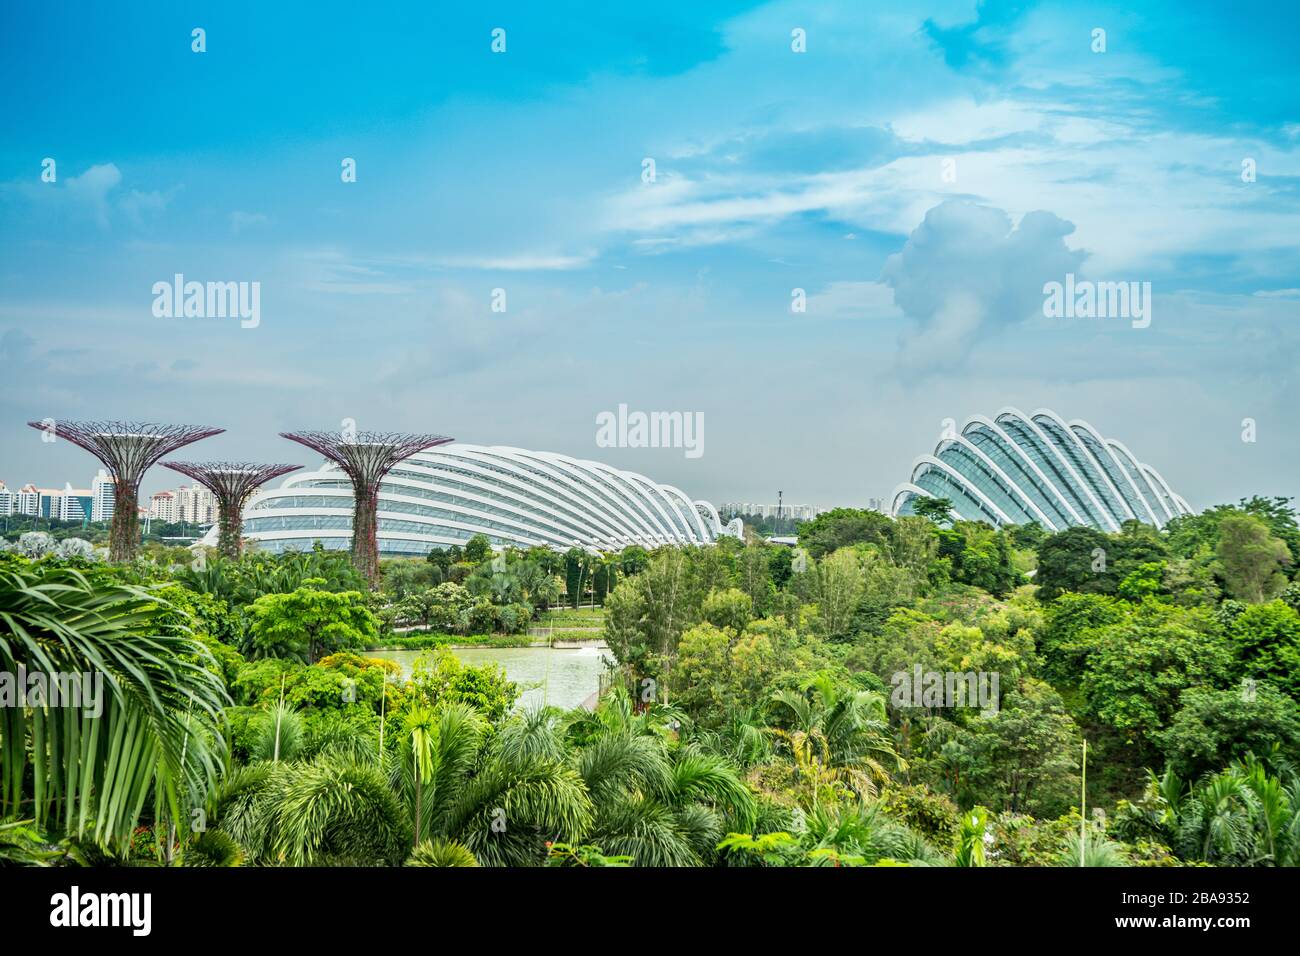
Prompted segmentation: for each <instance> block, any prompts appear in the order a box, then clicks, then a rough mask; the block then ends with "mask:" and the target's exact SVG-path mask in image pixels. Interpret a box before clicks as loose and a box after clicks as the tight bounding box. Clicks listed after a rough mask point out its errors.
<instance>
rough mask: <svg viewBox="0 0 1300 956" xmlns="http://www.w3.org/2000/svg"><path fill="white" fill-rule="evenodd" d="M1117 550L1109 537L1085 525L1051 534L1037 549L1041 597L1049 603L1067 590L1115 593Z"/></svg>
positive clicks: (1037, 581)
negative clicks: (1113, 568) (1114, 563)
mask: <svg viewBox="0 0 1300 956" xmlns="http://www.w3.org/2000/svg"><path fill="white" fill-rule="evenodd" d="M1114 550H1115V549H1114V548H1113V547H1112V546H1111V542H1110V538H1108V537H1107V536H1106V535H1104V534H1102V533H1101V532H1100V531H1097V530H1095V529H1093V528H1089V527H1087V526H1086V525H1076V526H1074V527H1072V528H1067V529H1065V530H1064V531H1058V532H1057V533H1056V534H1053V535H1050V536H1049V537H1048V538H1047V539H1046V540H1045V541H1043V543H1042V544H1041V545H1040V546H1039V548H1038V572H1037V574H1036V575H1035V577H1034V583H1035V584H1037V585H1038V587H1039V592H1038V596H1039V598H1040V599H1041V600H1044V601H1050V600H1052V599H1053V598H1055V597H1057V596H1058V595H1059V594H1062V593H1063V592H1065V591H1074V592H1076V593H1078V594H1114V593H1115V586H1116V581H1115V577H1114V573H1113V570H1112V567H1111V566H1112V564H1113V562H1114V560H1115V555H1114V554H1111V553H1110V552H1112V551H1114Z"/></svg>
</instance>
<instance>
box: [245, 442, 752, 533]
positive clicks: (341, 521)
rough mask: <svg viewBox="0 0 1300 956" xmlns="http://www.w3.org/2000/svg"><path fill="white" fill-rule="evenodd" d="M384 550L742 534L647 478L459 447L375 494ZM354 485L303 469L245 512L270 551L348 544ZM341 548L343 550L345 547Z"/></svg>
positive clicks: (595, 465) (423, 455)
mask: <svg viewBox="0 0 1300 956" xmlns="http://www.w3.org/2000/svg"><path fill="white" fill-rule="evenodd" d="M378 521H379V527H378V541H379V551H380V553H381V554H394V555H397V554H400V555H412V554H424V553H427V552H428V551H430V550H431V549H433V548H445V547H447V546H448V545H452V544H460V545H463V544H464V543H465V542H466V541H468V540H469V539H470V538H472V537H473V536H474V535H476V534H483V535H486V536H487V537H488V539H489V540H490V541H491V542H492V544H493V545H495V546H497V547H503V546H508V545H515V546H518V547H524V548H526V547H531V546H534V545H544V546H546V547H550V548H554V549H556V550H561V551H563V550H567V549H569V548H572V547H580V548H584V549H587V550H594V551H620V550H622V549H623V548H625V547H627V546H628V545H630V544H638V545H641V546H642V547H646V548H654V547H658V546H659V545H662V544H708V543H710V542H713V541H715V540H717V538H718V536H719V535H723V534H731V533H734V529H730V528H727V527H725V526H723V525H722V523H721V522H720V521H719V519H718V513H717V511H716V509H714V507H713V506H712V505H711V504H709V503H708V502H705V501H692V500H691V499H690V498H689V497H687V496H686V494H685V493H684V492H682V491H681V490H680V489H678V488H674V487H673V486H671V485H661V484H658V483H657V482H654V481H651V480H650V479H649V478H646V477H645V476H644V475H639V474H637V473H635V472H631V471H623V470H620V469H616V468H611V467H609V466H608V465H603V464H601V463H599V462H594V461H583V460H580V459H576V458H569V457H567V456H565V455H557V454H553V453H550V452H536V451H527V450H525V449H522V448H510V447H505V446H482V445H466V444H460V443H453V444H449V445H441V446H439V447H437V448H431V449H429V450H428V451H423V452H419V453H418V454H415V455H412V456H411V457H410V458H408V459H406V460H404V461H402V462H401V463H399V464H398V465H397V466H396V467H395V468H393V470H392V471H391V472H389V473H388V475H387V476H385V478H384V480H383V482H382V483H381V484H380V487H379V512H378ZM351 533H352V485H351V482H350V481H349V480H348V478H347V476H346V475H344V474H343V473H342V472H341V471H340V470H339V469H338V468H337V467H336V466H334V465H333V464H330V463H326V464H325V465H323V466H322V467H321V468H320V469H319V470H317V471H307V472H297V473H296V474H294V475H293V476H292V477H290V478H288V479H286V480H285V481H284V482H283V483H282V484H281V485H280V486H279V487H278V488H268V489H263V490H262V491H261V492H259V493H258V494H257V495H256V496H254V497H253V498H251V499H250V500H249V502H248V504H247V505H246V506H245V508H244V535H245V536H246V537H248V538H250V539H252V540H254V541H257V542H258V546H259V547H260V548H262V549H263V550H267V551H272V552H276V551H285V550H292V549H309V548H311V547H312V545H313V543H314V542H315V541H317V540H320V541H322V543H323V544H324V545H325V546H326V547H343V548H346V547H347V546H348V541H349V539H350V536H351ZM340 542H341V543H340Z"/></svg>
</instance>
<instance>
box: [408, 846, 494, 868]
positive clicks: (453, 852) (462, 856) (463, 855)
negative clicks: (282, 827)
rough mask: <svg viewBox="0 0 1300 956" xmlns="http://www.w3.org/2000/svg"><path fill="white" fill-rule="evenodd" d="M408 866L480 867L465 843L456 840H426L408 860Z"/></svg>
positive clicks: (413, 851)
mask: <svg viewBox="0 0 1300 956" xmlns="http://www.w3.org/2000/svg"><path fill="white" fill-rule="evenodd" d="M406 865H407V866H478V860H476V859H474V854H473V853H471V852H470V851H469V848H468V847H466V846H465V845H464V844H463V843H457V842H455V841H454V840H425V841H424V842H423V843H421V844H419V845H418V846H416V848H415V849H414V850H412V851H411V855H410V856H409V857H407V858H406Z"/></svg>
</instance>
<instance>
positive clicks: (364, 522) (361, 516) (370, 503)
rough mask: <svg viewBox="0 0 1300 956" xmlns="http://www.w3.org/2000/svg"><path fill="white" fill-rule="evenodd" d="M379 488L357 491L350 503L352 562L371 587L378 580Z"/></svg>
mask: <svg viewBox="0 0 1300 956" xmlns="http://www.w3.org/2000/svg"><path fill="white" fill-rule="evenodd" d="M378 530H379V490H378V489H375V490H373V491H365V492H362V491H358V492H357V493H356V494H354V495H353V504H352V564H353V565H354V566H355V567H356V569H357V570H358V571H360V572H361V573H362V574H363V575H365V578H366V580H367V581H369V582H370V584H371V586H372V587H373V586H374V585H375V584H377V583H378V582H379V535H378Z"/></svg>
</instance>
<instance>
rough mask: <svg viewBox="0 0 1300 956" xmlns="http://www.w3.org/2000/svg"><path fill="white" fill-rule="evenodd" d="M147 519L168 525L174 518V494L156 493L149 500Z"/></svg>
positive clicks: (175, 519) (175, 518) (171, 492)
mask: <svg viewBox="0 0 1300 956" xmlns="http://www.w3.org/2000/svg"><path fill="white" fill-rule="evenodd" d="M149 517H150V518H152V519H153V520H154V521H165V522H167V523H168V524H170V523H171V522H173V521H177V520H179V519H178V518H177V517H176V492H174V491H158V492H155V493H154V494H153V495H152V496H151V497H150V498H149Z"/></svg>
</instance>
